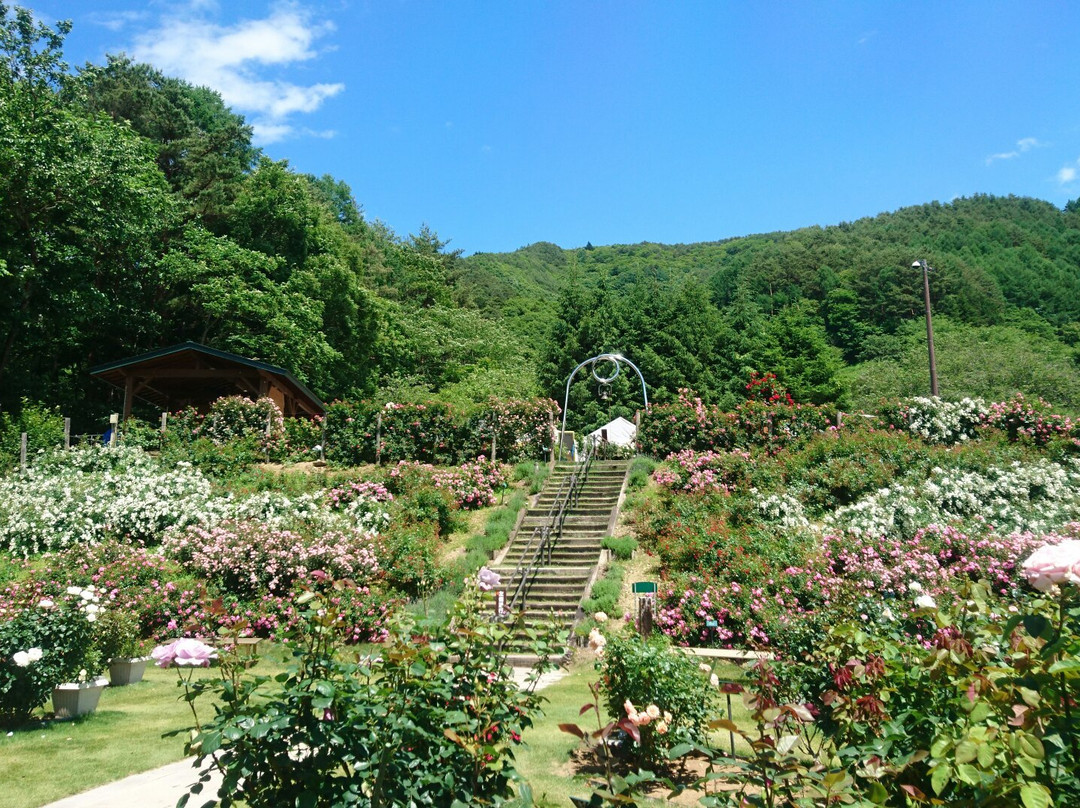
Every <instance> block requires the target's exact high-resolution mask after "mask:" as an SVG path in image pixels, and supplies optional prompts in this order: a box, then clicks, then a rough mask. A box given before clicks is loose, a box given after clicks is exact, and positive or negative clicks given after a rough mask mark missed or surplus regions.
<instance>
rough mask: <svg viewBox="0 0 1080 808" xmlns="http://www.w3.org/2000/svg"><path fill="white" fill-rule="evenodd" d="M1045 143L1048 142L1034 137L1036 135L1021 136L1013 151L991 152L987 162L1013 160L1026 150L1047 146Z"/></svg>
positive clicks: (988, 163)
mask: <svg viewBox="0 0 1080 808" xmlns="http://www.w3.org/2000/svg"><path fill="white" fill-rule="evenodd" d="M1045 145H1047V144H1045V143H1043V142H1042V141H1041V140H1039V139H1038V138H1034V137H1025V138H1020V140H1018V141H1016V148H1015V149H1013V150H1012V151H1007V152H998V153H997V154H991V155H990V156H989V157H987V158H986V164H987V165H990V164H991V163H993V162H994V161H996V160H1012V159H1013V158H1014V157H1019V156H1020V155H1021V154H1023V153H1024V152H1029V151H1031V150H1032V149H1035V148H1040V147H1042V146H1045Z"/></svg>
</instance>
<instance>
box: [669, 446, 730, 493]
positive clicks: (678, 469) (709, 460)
mask: <svg viewBox="0 0 1080 808" xmlns="http://www.w3.org/2000/svg"><path fill="white" fill-rule="evenodd" d="M664 462H665V465H663V466H660V467H659V468H657V469H656V470H655V471H654V472H653V480H655V481H656V482H657V483H659V484H660V485H663V486H665V487H667V488H671V489H678V490H681V491H688V492H690V493H701V492H703V491H715V492H720V493H727V492H729V491H730V490H731V489H732V488H734V487H736V486H738V485H740V484H742V483H744V482H745V481H746V479H747V478H748V476H749V472H750V468H751V466H752V461H751V458H750V453H749V452H746V451H743V450H741V449H733V450H731V451H729V452H712V451H707V452H695V451H694V450H693V449H684V450H683V451H681V452H677V453H674V454H670V455H668V456H667V458H666V460H665V461H664Z"/></svg>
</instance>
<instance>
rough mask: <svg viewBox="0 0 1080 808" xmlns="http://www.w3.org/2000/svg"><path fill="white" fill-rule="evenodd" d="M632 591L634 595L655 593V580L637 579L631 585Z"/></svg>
mask: <svg viewBox="0 0 1080 808" xmlns="http://www.w3.org/2000/svg"><path fill="white" fill-rule="evenodd" d="M632 589H633V593H634V594H635V595H655V594H656V582H655V581H637V582H636V583H635V584H634V585H633V587H632Z"/></svg>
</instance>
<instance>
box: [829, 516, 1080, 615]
mask: <svg viewBox="0 0 1080 808" xmlns="http://www.w3.org/2000/svg"><path fill="white" fill-rule="evenodd" d="M1076 527H1080V525H1078V526H1076ZM1048 541H1060V537H1056V536H1046V535H1037V534H1034V533H1031V532H1023V533H1011V534H1006V535H1002V534H998V533H995V532H994V531H991V530H986V529H983V530H982V531H979V532H972V533H970V534H969V533H965V532H963V531H961V530H960V529H958V528H956V527H952V526H943V525H937V524H931V525H928V526H926V527H924V528H920V529H919V530H917V531H916V532H915V535H914V536H912V537H911V538H910V539H899V538H892V537H888V536H868V535H865V534H862V535H857V536H855V535H850V534H847V535H826V536H825V537H824V539H823V541H822V545H823V548H822V556H823V559H824V566H825V568H826V569H827V571H828V572H829V573H830V574H831V575H832V576H833V577H834V578H835V579H836V583H835V584H834V586H837V587H839V586H841V585H842V579H846V580H847V581H848V582H850V584H851V585H853V586H855V587H856V588H858V589H862V590H865V592H867V593H875V594H876V595H878V596H882V595H885V596H888V595H892V596H894V597H895V596H902V595H904V594H905V593H906V592H907V591H908V590H909V588H910V587H911V586H912V585H915V584H917V585H918V586H919V587H920V591H922V590H924V589H925V590H926V592H927V593H928V594H931V595H941V594H943V593H946V592H951V591H955V590H956V589H959V588H960V584H962V583H965V582H970V581H977V580H980V579H985V580H987V581H989V582H990V585H991V586H992V587H993V589H994V591H996V592H998V593H999V594H1003V595H1004V594H1008V593H1009V592H1011V591H1012V590H1014V589H1016V588H1017V587H1019V586H1020V584H1021V580H1020V579H1019V578H1018V576H1017V574H1016V564H1017V562H1018V561H1019V559H1021V558H1023V557H1024V556H1025V555H1027V554H1028V553H1030V552H1031V550H1032V549H1034V548H1035V547H1037V546H1039V545H1042V544H1045V543H1046V542H1048Z"/></svg>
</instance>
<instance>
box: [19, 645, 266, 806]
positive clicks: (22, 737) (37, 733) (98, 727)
mask: <svg viewBox="0 0 1080 808" xmlns="http://www.w3.org/2000/svg"><path fill="white" fill-rule="evenodd" d="M281 667H282V665H281V662H280V661H279V660H276V659H274V657H273V651H271V653H270V654H268V655H267V657H266V658H264V659H261V660H260V661H259V664H258V667H257V668H256V670H258V671H259V672H260V673H273V672H275V671H277V670H280V669H281ZM194 676H195V677H196V678H198V677H207V676H218V671H217V669H214V668H211V669H198V670H196V671H195V673H194ZM177 681H178V679H177V674H176V671H175V670H162V669H160V668H157V667H153V666H150V667H148V668H147V669H146V675H145V677H144V678H143V681H141V682H139V683H137V684H134V685H128V686H127V687H117V688H112V687H107V688H105V692H104V693H102V694H101V702H100V703H99V704H98V708H97V710H96V711H94V712H93V713H91V714H90V715H87V716H84V717H82V718H78V719H75V720H73V721H37V722H35V723H32V724H30V725H28V726H27V727H26V728H23V729H18V730H14V731H12V732H10V733H9V732H3V733H0V783H3V788H0V808H36V807H37V806H41V805H46V804H48V803H50V802H54V801H55V800H59V799H62V798H63V797H67V796H70V795H72V794H78V793H79V792H81V791H86V790H87V789H90V788H94V787H95V786H99V785H102V784H104V783H109V782H112V781H114V780H119V779H121V778H123V777H127V776H128V775H129V774H136V773H138V772H142V771H147V770H149V769H154V768H157V767H158V766H163V765H165V764H166V763H172V762H173V761H176V760H180V759H181V758H182V757H183V756H184V736H183V734H180V735H175V736H173V737H169V738H166V737H162V736H163V735H164V734H165V733H167V732H172V731H173V730H177V729H183V728H184V727H189V726H191V725H192V715H191V709H190V707H189V706H188V705H187V703H186V702H183V701H180V700H179V697H180V696H181V695H183V692H184V691H183V689H182V688H180V687H178V686H177ZM49 709H51V707H50V708H49ZM210 709H211V708H210V704H209V702H206V703H204V704H202V705H201V706H200V712H201V713H202V714H203V715H208V714H209V713H210Z"/></svg>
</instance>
